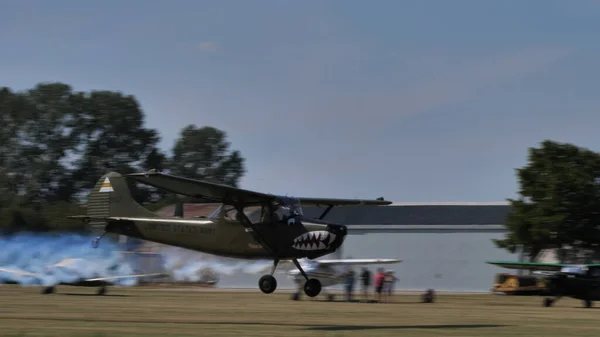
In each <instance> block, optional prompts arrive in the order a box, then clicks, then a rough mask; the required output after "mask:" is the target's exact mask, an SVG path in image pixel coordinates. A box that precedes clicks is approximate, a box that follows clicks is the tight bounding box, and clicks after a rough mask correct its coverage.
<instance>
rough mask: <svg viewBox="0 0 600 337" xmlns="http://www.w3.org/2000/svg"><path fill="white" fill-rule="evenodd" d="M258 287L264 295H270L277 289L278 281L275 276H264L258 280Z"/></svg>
mask: <svg viewBox="0 0 600 337" xmlns="http://www.w3.org/2000/svg"><path fill="white" fill-rule="evenodd" d="M258 287H259V288H260V291H262V292H263V293H265V294H270V293H272V292H274V291H275V289H277V280H275V277H273V275H264V276H263V277H261V278H260V280H258Z"/></svg>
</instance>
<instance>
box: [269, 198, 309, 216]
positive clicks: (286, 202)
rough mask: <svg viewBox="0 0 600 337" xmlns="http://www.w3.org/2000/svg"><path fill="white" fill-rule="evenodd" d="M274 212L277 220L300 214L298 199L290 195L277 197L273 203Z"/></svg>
mask: <svg viewBox="0 0 600 337" xmlns="http://www.w3.org/2000/svg"><path fill="white" fill-rule="evenodd" d="M274 213H275V215H277V217H278V218H279V219H278V220H279V221H281V220H286V219H289V218H291V217H293V216H296V215H302V214H303V213H302V206H301V205H300V200H298V199H297V198H292V197H279V198H278V199H277V201H276V202H275V204H274Z"/></svg>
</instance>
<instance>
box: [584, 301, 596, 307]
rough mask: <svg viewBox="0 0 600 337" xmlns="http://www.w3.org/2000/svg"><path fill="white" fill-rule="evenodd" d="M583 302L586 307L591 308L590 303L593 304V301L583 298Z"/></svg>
mask: <svg viewBox="0 0 600 337" xmlns="http://www.w3.org/2000/svg"><path fill="white" fill-rule="evenodd" d="M583 304H584V305H585V307H586V308H591V307H592V305H594V302H592V301H589V300H585V301H583Z"/></svg>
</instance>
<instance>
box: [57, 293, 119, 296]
mask: <svg viewBox="0 0 600 337" xmlns="http://www.w3.org/2000/svg"><path fill="white" fill-rule="evenodd" d="M52 295H54V296H57V295H58V296H94V297H131V295H124V294H104V295H98V294H95V293H89V294H87V293H54V294H52Z"/></svg>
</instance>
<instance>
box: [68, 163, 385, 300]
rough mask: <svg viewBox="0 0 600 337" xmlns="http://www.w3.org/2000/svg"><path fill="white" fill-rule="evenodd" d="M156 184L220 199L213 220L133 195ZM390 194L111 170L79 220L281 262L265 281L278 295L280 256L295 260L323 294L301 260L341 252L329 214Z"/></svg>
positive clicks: (311, 292) (338, 231)
mask: <svg viewBox="0 0 600 337" xmlns="http://www.w3.org/2000/svg"><path fill="white" fill-rule="evenodd" d="M134 182H138V183H142V184H146V185H150V186H154V187H156V188H159V189H163V190H165V191H167V192H171V193H174V194H179V195H185V196H191V197H196V198H203V199H206V200H212V201H215V202H219V203H220V205H219V207H218V208H217V209H216V210H215V211H214V212H213V214H212V215H210V216H209V217H208V218H206V219H181V218H177V217H161V216H159V215H158V214H156V213H154V212H151V211H150V210H148V209H146V208H145V207H143V206H142V205H140V204H139V203H137V202H136V201H135V200H134V199H133V197H132V196H131V192H130V188H129V184H132V183H134ZM389 204H391V202H390V201H385V200H381V199H379V200H360V199H330V198H296V197H287V196H281V195H274V194H266V193H260V192H255V191H250V190H245V189H240V188H235V187H231V186H227V185H221V184H216V183H211V182H206V181H200V180H194V179H190V178H185V177H179V176H174V175H170V174H165V173H161V172H158V171H156V170H150V171H148V172H145V173H131V174H125V175H121V174H119V173H117V172H109V173H107V174H105V175H103V176H102V177H100V179H99V180H98V182H97V184H96V186H95V187H94V189H93V190H92V192H91V193H90V198H89V200H88V206H87V214H86V215H75V216H69V218H78V219H81V220H83V221H85V222H86V223H88V225H89V226H91V227H92V228H102V229H103V231H104V232H103V233H102V235H100V236H99V237H98V238H96V239H95V240H94V241H93V243H92V244H93V245H94V247H97V245H98V243H99V240H100V239H101V238H102V237H103V236H104V235H105V234H106V233H116V234H119V235H125V236H129V237H135V238H139V239H143V240H147V241H152V242H157V243H162V244H166V245H171V246H176V247H182V248H186V249H190V250H195V251H200V252H204V253H208V254H213V255H217V256H224V257H233V258H241V259H250V260H252V259H268V260H273V266H272V268H271V272H270V274H266V275H263V276H262V277H261V278H260V279H259V282H258V285H259V288H260V290H261V291H262V292H263V293H265V294H270V293H272V292H273V291H275V289H276V288H277V281H276V279H275V277H274V276H273V274H274V273H275V269H276V268H277V265H278V263H279V261H286V260H292V262H293V263H294V265H295V266H296V268H297V269H298V270H299V271H300V273H302V275H303V276H304V278H305V280H306V283H305V285H304V292H305V293H306V295H307V296H309V297H314V296H317V295H318V294H319V293H320V292H321V282H320V281H319V280H318V279H316V278H310V279H309V277H308V276H307V275H306V273H305V272H304V270H303V269H302V267H301V266H300V264H299V263H298V259H300V258H309V259H315V258H318V257H321V256H324V255H327V254H331V253H333V252H335V251H336V250H337V249H338V248H339V247H340V246H341V245H342V243H343V242H344V240H345V238H346V235H347V228H346V226H344V225H342V224H334V223H329V222H326V221H324V220H323V218H324V217H325V215H327V213H328V212H329V211H330V210H331V209H332V208H333V207H334V206H342V205H344V206H359V205H389ZM302 205H314V206H327V207H326V209H325V210H324V211H323V213H322V214H321V215H320V216H319V218H318V219H311V218H307V217H304V216H303V212H302Z"/></svg>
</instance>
